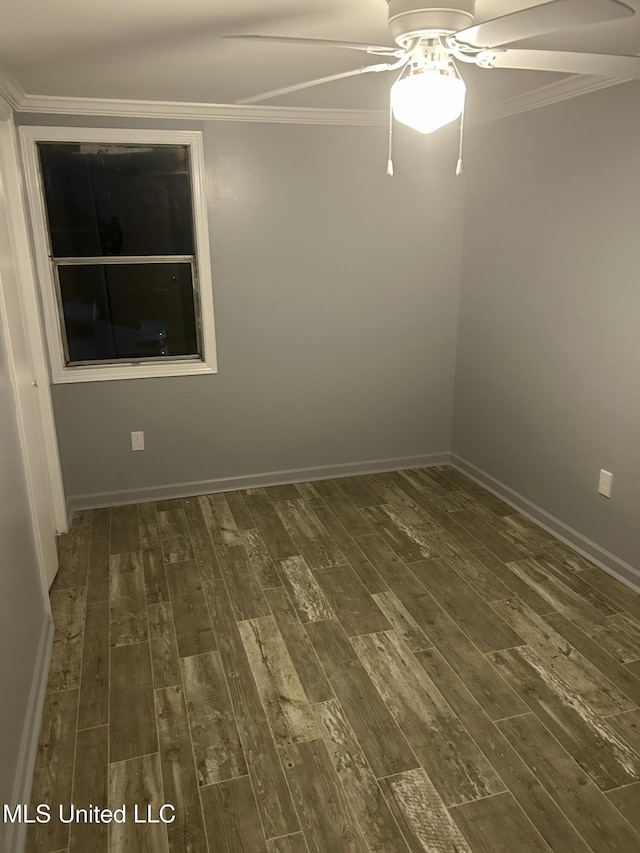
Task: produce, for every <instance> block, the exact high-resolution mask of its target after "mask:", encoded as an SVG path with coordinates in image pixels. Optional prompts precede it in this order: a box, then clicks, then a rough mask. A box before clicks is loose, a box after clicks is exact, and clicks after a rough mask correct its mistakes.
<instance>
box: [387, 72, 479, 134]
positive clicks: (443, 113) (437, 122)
mask: <svg viewBox="0 0 640 853" xmlns="http://www.w3.org/2000/svg"><path fill="white" fill-rule="evenodd" d="M465 92H466V86H465V85H464V82H463V81H462V80H460V78H459V77H453V76H451V77H450V76H448V75H445V74H441V73H440V72H439V71H431V70H429V71H422V72H418V73H417V74H412V75H411V76H410V77H403V78H402V79H401V80H398V81H397V82H395V83H394V84H393V86H392V87H391V108H392V110H393V115H394V117H395V118H396V119H397V120H398V121H399V122H402V124H406V125H408V126H409V127H412V128H414V130H418V131H419V132H420V133H432V132H433V131H434V130H438V128H439V127H444V125H445V124H449V122H452V121H455V119H457V118H458V116H459V115H460V114H461V113H462V108H463V106H464V96H465Z"/></svg>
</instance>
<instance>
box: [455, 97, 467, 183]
mask: <svg viewBox="0 0 640 853" xmlns="http://www.w3.org/2000/svg"><path fill="white" fill-rule="evenodd" d="M465 106H466V99H465V103H464V104H463V106H462V112H461V113H460V147H459V148H458V162H457V164H456V176H457V177H460V175H462V174H464V163H463V162H462V146H463V144H464V110H465Z"/></svg>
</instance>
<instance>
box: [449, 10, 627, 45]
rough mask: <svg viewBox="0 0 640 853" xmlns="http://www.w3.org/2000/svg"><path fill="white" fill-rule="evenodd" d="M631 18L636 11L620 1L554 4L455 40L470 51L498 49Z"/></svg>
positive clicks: (465, 32) (496, 20) (489, 24)
mask: <svg viewBox="0 0 640 853" xmlns="http://www.w3.org/2000/svg"><path fill="white" fill-rule="evenodd" d="M631 15H635V10H634V9H632V8H631V7H630V6H628V5H627V4H626V3H623V2H620V0H553V2H551V3H543V4H542V5H541V6H532V7H531V8H529V9H521V10H520V11H519V12H512V13H511V14H510V15H504V16H503V17H501V18H494V19H493V20H491V21H485V22H484V23H480V24H476V25H475V26H473V27H469V28H468V29H466V30H460V32H457V33H455V34H454V36H453V39H454V40H455V42H456V43H457V44H462V45H466V46H471V47H479V48H491V47H499V46H500V45H503V44H511V43H512V42H516V41H522V39H528V38H533V37H534V36H540V35H545V34H546V33H551V32H555V31H556V30H564V29H571V28H572V27H581V26H584V25H586V24H597V23H602V22H603V21H613V20H615V19H617V18H626V17H630V16H631Z"/></svg>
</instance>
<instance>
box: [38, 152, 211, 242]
mask: <svg viewBox="0 0 640 853" xmlns="http://www.w3.org/2000/svg"><path fill="white" fill-rule="evenodd" d="M38 149H39V152H40V162H41V166H42V176H43V183H44V195H45V203H46V208H47V216H48V219H49V230H50V233H51V247H52V253H53V256H54V257H57V258H69V257H92V256H94V257H98V256H101V255H193V254H194V252H195V250H194V245H193V216H192V205H191V182H190V177H189V151H188V147H187V146H185V145H155V146H154V145H125V144H114V145H111V144H96V143H87V142H78V143H75V142H74V143H70V142H61V143H60V142H55V143H54V142H41V143H39V144H38Z"/></svg>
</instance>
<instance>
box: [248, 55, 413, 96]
mask: <svg viewBox="0 0 640 853" xmlns="http://www.w3.org/2000/svg"><path fill="white" fill-rule="evenodd" d="M407 60H408V57H407V58H406V59H402V60H400V61H398V62H384V63H379V64H377V65H365V66H364V67H363V68H356V69H354V70H353V71H343V72H342V74H331V75H330V76H329V77H319V78H318V79H317V80H308V81H307V82H306V83H295V84H294V85H293V86H285V87H284V88H282V89H273V90H272V91H271V92H262V93H261V94H260V95H251V97H249V98H242V100H240V101H236V104H257V103H260V101H268V100H270V99H271V98H277V97H278V96H279V95H288V94H290V93H291V92H301V91H302V90H303V89H311V88H312V87H313V86H321V85H322V84H323V83H331V82H333V81H334V80H344V79H346V78H347V77H357V76H358V74H369V73H371V72H372V71H373V72H375V71H392V70H393V69H394V68H400V66H401V65H404V64H406V62H407Z"/></svg>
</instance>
